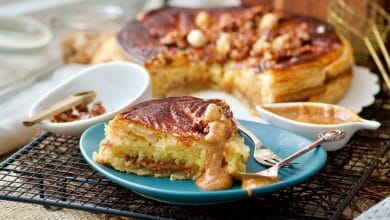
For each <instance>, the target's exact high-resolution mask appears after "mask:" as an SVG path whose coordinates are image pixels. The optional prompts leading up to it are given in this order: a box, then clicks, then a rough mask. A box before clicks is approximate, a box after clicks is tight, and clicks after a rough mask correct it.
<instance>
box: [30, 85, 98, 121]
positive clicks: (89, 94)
mask: <svg viewBox="0 0 390 220" xmlns="http://www.w3.org/2000/svg"><path fill="white" fill-rule="evenodd" d="M95 97H96V92H95V91H85V92H79V93H76V94H73V95H70V96H69V97H67V98H65V99H64V100H62V101H59V102H57V103H55V104H54V105H52V106H51V107H49V108H47V109H45V110H44V111H42V112H41V113H39V114H38V115H36V116H33V117H31V118H28V119H26V120H25V121H23V124H24V125H25V126H33V125H34V124H36V123H39V122H41V121H42V120H44V119H46V118H48V117H50V116H53V115H55V114H59V113H61V112H63V111H66V110H68V109H71V108H73V107H74V106H77V105H80V104H88V103H90V102H92V101H93V100H94V99H95Z"/></svg>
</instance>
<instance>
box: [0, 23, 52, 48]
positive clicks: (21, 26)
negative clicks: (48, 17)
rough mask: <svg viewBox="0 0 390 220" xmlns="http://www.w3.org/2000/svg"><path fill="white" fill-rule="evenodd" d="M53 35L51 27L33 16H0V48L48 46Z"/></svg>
mask: <svg viewBox="0 0 390 220" xmlns="http://www.w3.org/2000/svg"><path fill="white" fill-rule="evenodd" d="M52 37H53V35H52V33H51V32H50V31H49V29H48V28H47V27H46V26H45V25H43V24H42V23H41V22H39V21H37V20H35V19H33V18H30V17H14V16H0V48H3V49H6V50H22V49H36V48H40V47H43V46H46V45H47V44H48V43H50V41H51V40H52Z"/></svg>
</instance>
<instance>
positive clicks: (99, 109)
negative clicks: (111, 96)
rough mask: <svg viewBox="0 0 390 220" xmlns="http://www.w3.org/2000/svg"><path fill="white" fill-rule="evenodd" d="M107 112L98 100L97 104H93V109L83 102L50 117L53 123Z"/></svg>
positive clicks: (76, 119)
mask: <svg viewBox="0 0 390 220" xmlns="http://www.w3.org/2000/svg"><path fill="white" fill-rule="evenodd" d="M105 112H106V109H105V108H104V106H103V105H102V103H101V102H96V103H95V104H93V106H92V108H91V110H89V109H88V106H87V105H86V104H81V105H78V106H76V107H74V108H72V109H69V110H66V111H64V112H62V113H59V114H57V115H54V116H53V117H51V118H50V121H51V122H53V123H63V122H72V121H78V120H82V119H87V118H92V117H94V116H98V115H102V114H104V113H105Z"/></svg>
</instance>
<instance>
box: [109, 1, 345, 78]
mask: <svg viewBox="0 0 390 220" xmlns="http://www.w3.org/2000/svg"><path fill="white" fill-rule="evenodd" d="M116 37H117V40H118V42H119V44H120V45H121V47H122V49H123V51H124V54H125V55H126V56H128V58H129V59H131V60H133V61H135V62H138V63H142V64H147V63H151V62H155V61H157V62H170V61H171V60H172V59H176V58H177V57H178V56H179V57H180V56H185V57H186V58H187V59H189V60H196V61H198V60H201V61H204V62H206V63H212V62H225V61H227V60H235V61H236V62H240V61H243V62H245V63H246V64H249V65H250V66H253V67H256V68H257V69H258V71H259V72H262V71H264V70H267V69H284V68H288V67H290V66H292V65H296V64H301V63H305V62H310V61H313V60H315V59H317V58H318V57H319V56H321V55H324V54H326V53H328V52H330V51H332V50H334V49H335V48H338V47H340V46H341V40H340V38H339V36H338V35H337V33H336V32H335V30H334V29H333V27H332V26H331V25H329V24H327V23H325V22H322V21H319V20H317V19H315V18H310V17H305V16H300V15H294V14H289V13H287V12H282V11H276V10H272V9H267V8H264V7H262V6H251V7H243V6H242V7H224V8H212V9H186V8H163V9H157V10H153V11H149V12H146V13H145V14H143V15H142V16H138V19H137V20H134V21H130V22H129V23H128V24H127V25H126V26H125V27H124V28H123V29H122V30H121V31H119V32H118V33H117V35H116Z"/></svg>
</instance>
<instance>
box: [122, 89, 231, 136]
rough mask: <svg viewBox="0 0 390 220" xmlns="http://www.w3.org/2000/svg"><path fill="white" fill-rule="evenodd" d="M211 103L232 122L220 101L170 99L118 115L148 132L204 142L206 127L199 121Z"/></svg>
mask: <svg viewBox="0 0 390 220" xmlns="http://www.w3.org/2000/svg"><path fill="white" fill-rule="evenodd" d="M210 103H214V104H216V105H218V106H221V108H222V109H223V114H224V115H225V117H226V118H227V119H229V120H232V118H233V114H232V112H231V111H230V108H229V106H228V105H227V104H226V103H225V102H224V101H222V100H220V99H200V98H195V97H191V96H181V97H169V98H162V99H153V100H150V101H146V102H142V103H140V104H137V105H135V106H133V107H130V108H128V109H126V110H125V111H124V112H122V113H121V116H122V117H123V119H127V120H131V121H134V122H138V123H141V124H144V125H145V126H147V127H148V128H150V129H154V130H156V131H161V132H166V133H169V134H172V135H174V136H176V137H179V138H186V137H191V138H196V139H200V138H204V137H205V136H206V134H207V131H206V130H205V127H206V124H205V123H204V122H203V121H202V120H199V118H201V117H202V116H203V114H204V112H205V110H206V108H207V106H208V105H209V104H210Z"/></svg>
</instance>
